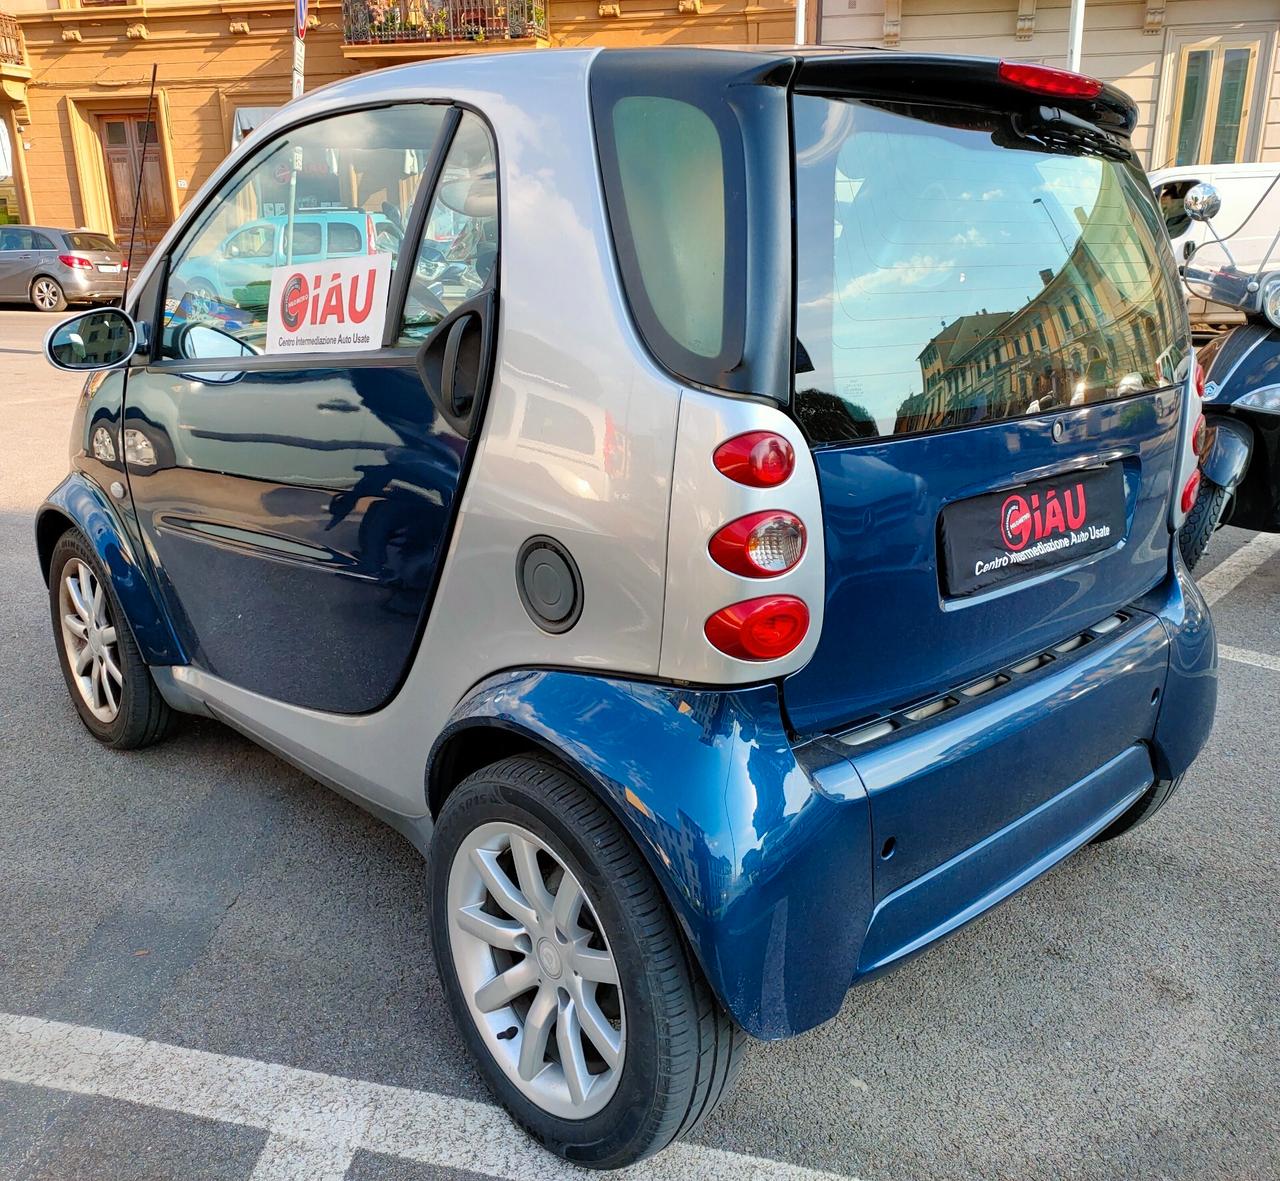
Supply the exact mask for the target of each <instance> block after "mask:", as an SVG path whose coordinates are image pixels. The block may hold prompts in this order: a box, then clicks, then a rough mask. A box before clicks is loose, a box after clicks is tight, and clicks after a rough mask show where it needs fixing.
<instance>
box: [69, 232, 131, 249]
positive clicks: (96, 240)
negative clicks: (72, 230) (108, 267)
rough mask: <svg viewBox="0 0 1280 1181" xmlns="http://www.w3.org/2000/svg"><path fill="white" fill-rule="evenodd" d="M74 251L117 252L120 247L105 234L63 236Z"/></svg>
mask: <svg viewBox="0 0 1280 1181" xmlns="http://www.w3.org/2000/svg"><path fill="white" fill-rule="evenodd" d="M62 236H63V238H65V239H66V242H67V245H68V246H70V247H71V249H72V250H115V251H118V250H119V247H118V246H117V245H116V244H115V243H114V242H113V241H111V239H110V238H108V237H106V236H105V235H104V234H63V235H62Z"/></svg>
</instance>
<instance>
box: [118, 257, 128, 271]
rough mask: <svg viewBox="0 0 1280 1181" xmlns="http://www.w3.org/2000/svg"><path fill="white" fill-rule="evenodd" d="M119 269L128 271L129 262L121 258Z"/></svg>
mask: <svg viewBox="0 0 1280 1181" xmlns="http://www.w3.org/2000/svg"><path fill="white" fill-rule="evenodd" d="M120 269H121V270H122V271H127V270H128V269H129V260H128V259H127V258H122V259H121V260H120Z"/></svg>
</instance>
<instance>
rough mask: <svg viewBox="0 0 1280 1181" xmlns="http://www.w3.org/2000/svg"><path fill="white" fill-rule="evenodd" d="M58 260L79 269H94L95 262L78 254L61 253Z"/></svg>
mask: <svg viewBox="0 0 1280 1181" xmlns="http://www.w3.org/2000/svg"><path fill="white" fill-rule="evenodd" d="M58 261H59V262H60V263H62V264H63V265H64V266H69V267H71V268H72V269H74V270H77V271H91V270H93V263H91V262H90V261H89V260H88V259H87V258H81V257H80V256H79V255H78V254H60V255H58Z"/></svg>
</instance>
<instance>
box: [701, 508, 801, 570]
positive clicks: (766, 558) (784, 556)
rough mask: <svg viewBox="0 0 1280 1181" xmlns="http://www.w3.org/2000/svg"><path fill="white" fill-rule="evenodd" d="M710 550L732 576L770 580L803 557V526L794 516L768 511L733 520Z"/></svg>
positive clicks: (718, 536)
mask: <svg viewBox="0 0 1280 1181" xmlns="http://www.w3.org/2000/svg"><path fill="white" fill-rule="evenodd" d="M707 548H708V549H709V550H710V552H711V556H712V557H713V558H714V559H715V560H716V562H717V563H718V564H719V565H721V566H723V567H724V568H725V569H726V570H728V571H730V572H731V573H733V574H741V575H743V576H745V577H747V578H770V577H772V576H773V575H775V574H785V573H786V572H787V571H788V570H790V569H791V568H792V567H793V566H794V565H795V564H796V563H797V562H798V561H800V558H801V557H802V556H803V554H804V523H803V522H802V521H801V520H800V518H799V517H797V516H796V515H795V513H788V512H783V511H781V510H779V509H767V510H766V511H764V512H762V513H751V514H750V515H749V516H746V517H739V518H738V519H737V520H736V521H730V522H729V524H727V525H726V526H725V527H724V528H723V529H721V530H720V531H719V532H718V533H717V534H716V535H715V536H714V537H713V538H712V539H711V542H710V544H709V545H708V546H707Z"/></svg>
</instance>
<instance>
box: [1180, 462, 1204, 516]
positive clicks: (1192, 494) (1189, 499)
mask: <svg viewBox="0 0 1280 1181" xmlns="http://www.w3.org/2000/svg"><path fill="white" fill-rule="evenodd" d="M1199 491H1200V469H1199V468H1196V470H1195V471H1193V472H1192V473H1191V479H1189V480H1188V481H1187V484H1186V487H1185V488H1183V490H1182V511H1183V512H1184V513H1189V512H1190V511H1191V506H1192V505H1193V504H1195V502H1196V493H1197V492H1199Z"/></svg>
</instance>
